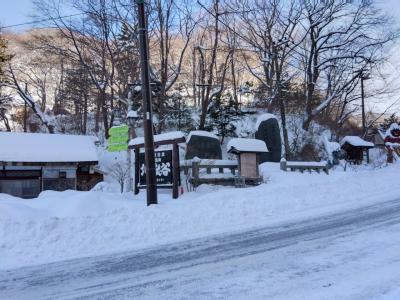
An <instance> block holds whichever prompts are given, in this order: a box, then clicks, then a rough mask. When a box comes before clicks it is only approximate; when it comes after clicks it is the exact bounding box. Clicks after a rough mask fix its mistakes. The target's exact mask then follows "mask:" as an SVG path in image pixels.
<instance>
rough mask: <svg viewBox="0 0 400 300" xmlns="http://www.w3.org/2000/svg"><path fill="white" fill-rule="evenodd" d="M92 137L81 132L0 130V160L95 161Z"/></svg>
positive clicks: (33, 161) (40, 161)
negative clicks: (73, 133)
mask: <svg viewBox="0 0 400 300" xmlns="http://www.w3.org/2000/svg"><path fill="white" fill-rule="evenodd" d="M96 140H97V138H96V137H94V136H85V135H66V134H44V133H23V132H0V145H1V147H0V162H31V163H45V162H97V161H98V160H99V158H98V155H97V150H96V146H95V142H96Z"/></svg>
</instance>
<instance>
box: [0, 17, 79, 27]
mask: <svg viewBox="0 0 400 300" xmlns="http://www.w3.org/2000/svg"><path fill="white" fill-rule="evenodd" d="M84 14H85V13H77V14H72V15H65V16H59V17H52V18H47V19H41V20H36V21H31V22H25V23H19V24H12V25H7V26H0V29H7V28H13V27H19V26H25V25H33V24H41V23H44V22H48V21H53V20H62V19H64V18H70V17H76V16H81V15H84Z"/></svg>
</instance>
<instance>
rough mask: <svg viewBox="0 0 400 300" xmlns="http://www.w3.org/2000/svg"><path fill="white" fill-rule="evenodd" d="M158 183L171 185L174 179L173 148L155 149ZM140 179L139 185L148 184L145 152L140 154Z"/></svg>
mask: <svg viewBox="0 0 400 300" xmlns="http://www.w3.org/2000/svg"><path fill="white" fill-rule="evenodd" d="M154 154H155V160H156V178H157V185H164V186H169V187H171V186H172V184H173V181H172V168H173V166H172V150H159V151H155V153H154ZM139 165H140V179H139V185H140V186H145V185H146V168H145V156H144V153H140V155H139Z"/></svg>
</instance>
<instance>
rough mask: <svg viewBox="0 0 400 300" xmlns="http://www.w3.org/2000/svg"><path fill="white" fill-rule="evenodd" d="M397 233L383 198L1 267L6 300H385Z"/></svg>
mask: <svg viewBox="0 0 400 300" xmlns="http://www.w3.org/2000/svg"><path fill="white" fill-rule="evenodd" d="M399 230H400V200H393V201H387V202H383V203H380V204H376V205H371V206H367V207H364V208H361V209H357V210H349V211H346V212H344V213H340V214H339V213H338V214H332V215H329V216H325V217H321V218H314V219H308V220H305V221H302V222H296V223H286V224H282V225H281V226H274V227H264V228H258V229H254V230H250V231H243V232H236V233H234V234H226V235H217V236H212V237H208V238H202V239H196V240H191V241H186V242H181V243H175V244H169V245H165V246H160V247H154V248H150V249H145V250H140V251H132V252H125V253H118V254H113V255H105V256H97V257H90V258H81V259H74V260H68V261H63V262H56V263H51V264H46V265H40V266H33V267H25V268H20V269H15V270H9V271H0V299H266V298H268V299H375V298H376V299H380V298H385V297H386V298H388V297H390V295H393V292H394V293H396V289H397V288H399V287H400V233H399V232H400V231H399ZM0 259H1V257H0ZM399 295H400V292H399ZM386 298H385V299H386Z"/></svg>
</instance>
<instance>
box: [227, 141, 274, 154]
mask: <svg viewBox="0 0 400 300" xmlns="http://www.w3.org/2000/svg"><path fill="white" fill-rule="evenodd" d="M226 148H227V150H228V152H268V148H267V145H266V144H265V142H264V141H262V140H257V139H244V138H235V139H231V140H230V141H229V143H228V145H227V147H226Z"/></svg>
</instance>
